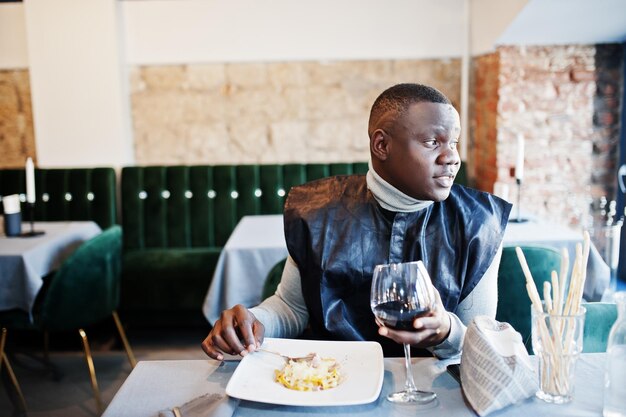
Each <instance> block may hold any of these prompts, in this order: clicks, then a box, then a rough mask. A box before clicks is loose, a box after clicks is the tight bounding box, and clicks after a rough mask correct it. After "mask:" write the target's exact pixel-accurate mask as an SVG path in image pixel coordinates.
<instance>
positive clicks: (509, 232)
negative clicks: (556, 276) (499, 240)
mask: <svg viewBox="0 0 626 417" xmlns="http://www.w3.org/2000/svg"><path fill="white" fill-rule="evenodd" d="M528 217H529V220H528V221H527V222H525V223H513V222H509V224H508V226H507V227H506V232H505V233H504V239H503V245H504V246H522V245H527V246H534V245H541V246H549V247H553V248H555V249H557V250H559V251H560V250H561V249H562V248H567V250H568V252H569V262H570V271H571V269H572V266H573V263H574V259H575V258H576V244H577V243H582V241H583V234H582V232H580V231H575V230H572V229H570V228H567V227H564V226H562V225H559V224H555V223H551V222H547V221H545V220H542V219H539V218H536V217H532V216H528ZM513 218H515V217H514V215H513V214H512V213H511V217H510V219H513ZM609 280H610V271H609V267H608V265H607V264H606V263H605V262H604V261H603V260H602V256H601V255H600V253H599V252H598V250H597V249H596V248H595V246H593V245H591V249H590V252H589V259H588V262H587V280H586V281H585V289H584V296H585V299H586V300H587V301H599V299H600V297H601V296H602V293H603V292H604V290H605V289H606V288H607V287H608V286H609Z"/></svg>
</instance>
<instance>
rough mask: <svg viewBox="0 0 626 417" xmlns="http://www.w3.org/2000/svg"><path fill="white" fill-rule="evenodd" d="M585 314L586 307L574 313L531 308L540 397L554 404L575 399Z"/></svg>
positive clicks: (538, 396) (538, 395)
mask: <svg viewBox="0 0 626 417" xmlns="http://www.w3.org/2000/svg"><path fill="white" fill-rule="evenodd" d="M585 313H586V310H585V308H584V307H580V309H579V310H578V312H577V314H572V315H554V314H548V313H545V312H541V313H540V312H537V311H535V309H534V308H533V309H532V345H533V351H534V352H535V355H537V360H538V364H539V391H537V393H536V396H537V398H540V399H542V400H543V401H546V402H549V403H555V404H564V403H568V402H570V401H571V400H572V398H573V395H574V374H575V369H576V361H577V360H578V356H579V355H580V353H581V352H582V350H583V330H584V327H585Z"/></svg>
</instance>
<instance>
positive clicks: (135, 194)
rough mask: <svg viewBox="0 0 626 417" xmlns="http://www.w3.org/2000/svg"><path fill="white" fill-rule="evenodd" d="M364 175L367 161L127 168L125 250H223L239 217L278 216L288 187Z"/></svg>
mask: <svg viewBox="0 0 626 417" xmlns="http://www.w3.org/2000/svg"><path fill="white" fill-rule="evenodd" d="M365 172H367V163H333V164H286V165H277V164H276V165H215V166H209V165H195V166H146V167H138V166H133V167H126V168H123V169H122V179H121V198H122V224H123V227H124V248H125V250H128V249H140V248H193V247H206V246H223V245H224V244H225V243H226V241H227V240H228V237H229V236H230V234H231V232H232V231H233V229H234V228H235V226H236V225H237V222H239V220H240V219H241V218H242V217H243V216H246V215H251V214H279V213H282V210H283V204H284V200H285V196H286V195H287V193H288V192H289V189H290V188H291V187H292V186H294V185H299V184H303V183H305V182H307V181H311V180H314V179H318V178H323V177H327V176H330V175H339V174H353V173H365Z"/></svg>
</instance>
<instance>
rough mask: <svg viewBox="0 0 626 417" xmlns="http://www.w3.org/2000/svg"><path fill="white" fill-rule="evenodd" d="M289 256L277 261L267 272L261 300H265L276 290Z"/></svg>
mask: <svg viewBox="0 0 626 417" xmlns="http://www.w3.org/2000/svg"><path fill="white" fill-rule="evenodd" d="M286 262H287V258H285V259H283V260H281V261H279V262H277V263H276V264H275V265H274V266H273V267H272V269H270V272H268V273H267V278H266V279H265V284H263V292H262V293H261V300H265V299H266V298H267V297H270V296H272V295H273V294H274V293H275V292H276V287H278V284H279V283H280V279H281V278H282V276H283V269H285V263H286Z"/></svg>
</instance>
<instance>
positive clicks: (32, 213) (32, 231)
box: [21, 203, 46, 237]
mask: <svg viewBox="0 0 626 417" xmlns="http://www.w3.org/2000/svg"><path fill="white" fill-rule="evenodd" d="M26 207H27V211H28V221H29V223H30V231H29V232H24V233H22V234H21V236H22V237H35V236H41V235H43V234H45V233H46V232H44V231H43V230H35V203H26Z"/></svg>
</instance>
